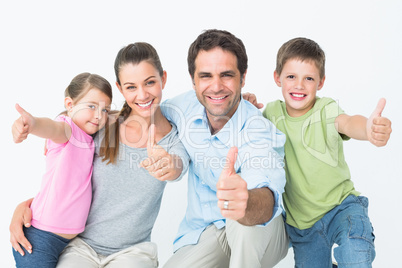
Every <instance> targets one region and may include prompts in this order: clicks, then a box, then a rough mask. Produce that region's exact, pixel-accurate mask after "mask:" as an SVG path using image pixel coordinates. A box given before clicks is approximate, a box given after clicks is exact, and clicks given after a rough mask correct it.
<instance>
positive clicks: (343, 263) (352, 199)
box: [286, 195, 375, 268]
mask: <svg viewBox="0 0 402 268" xmlns="http://www.w3.org/2000/svg"><path fill="white" fill-rule="evenodd" d="M367 207H368V199H367V198H366V197H363V196H354V195H350V196H348V197H347V198H346V199H345V200H344V201H343V202H342V203H341V204H340V205H339V206H337V207H335V208H334V209H332V210H331V211H329V212H328V213H327V214H325V216H324V217H323V218H322V219H320V220H319V221H318V222H316V223H315V224H314V225H313V227H311V228H309V229H305V230H300V229H297V228H296V227H293V226H290V225H288V224H286V231H287V232H288V235H289V238H290V241H291V243H292V246H293V251H294V258H295V263H296V265H295V267H308V268H313V267H318V268H323V267H328V268H329V267H332V255H331V253H332V246H333V244H334V243H336V244H337V245H338V247H336V248H335V249H334V257H335V259H336V261H337V263H338V267H371V263H372V262H373V260H374V258H375V249H374V234H373V227H372V225H371V223H370V219H369V217H368V213H367Z"/></svg>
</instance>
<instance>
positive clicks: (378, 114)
mask: <svg viewBox="0 0 402 268" xmlns="http://www.w3.org/2000/svg"><path fill="white" fill-rule="evenodd" d="M385 103H386V101H385V99H384V98H381V99H380V100H379V101H378V103H377V107H376V108H375V110H374V112H373V113H372V114H371V116H372V117H381V114H382V111H383V110H384V108H385Z"/></svg>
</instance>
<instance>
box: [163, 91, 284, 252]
mask: <svg viewBox="0 0 402 268" xmlns="http://www.w3.org/2000/svg"><path fill="white" fill-rule="evenodd" d="M162 112H163V114H164V115H165V116H166V118H167V119H168V120H170V121H172V122H173V123H175V124H176V126H177V129H178V132H179V137H180V140H181V142H182V143H183V144H184V146H185V148H186V150H187V152H188V154H189V155H190V159H191V161H190V167H189V173H188V200H187V202H188V206H187V211H186V214H185V217H184V219H183V221H182V222H181V224H180V227H179V231H178V234H177V237H176V239H175V241H174V251H176V250H177V249H179V248H180V247H183V246H185V245H189V244H197V242H198V239H199V237H200V236H201V233H202V232H203V231H204V229H205V228H206V227H207V226H208V225H210V224H212V223H213V224H215V226H216V227H217V228H218V229H220V228H222V227H224V226H225V222H226V221H225V218H223V216H222V215H221V213H220V209H219V208H218V205H217V202H218V198H217V197H216V190H217V189H216V184H217V182H218V179H219V176H220V174H221V172H222V169H223V167H224V166H225V163H226V156H227V153H228V151H229V149H230V148H231V147H232V146H237V147H238V156H237V161H236V164H235V170H236V172H237V173H238V174H239V173H240V176H241V177H242V178H243V179H244V180H245V181H246V182H247V188H248V189H254V188H261V187H268V188H269V189H271V191H272V192H273V194H274V198H275V205H274V211H273V217H272V219H273V218H274V217H276V216H278V215H281V213H282V212H283V206H282V193H283V191H284V187H285V181H286V179H285V171H284V169H283V165H284V162H283V158H284V144H285V140H286V138H285V135H284V134H283V133H281V132H280V131H279V130H277V129H276V127H275V126H274V125H273V124H272V123H271V122H270V121H269V120H267V119H265V118H264V117H263V116H262V114H261V112H260V111H259V110H258V109H257V108H255V107H254V106H253V105H252V104H250V103H249V102H247V101H245V100H243V99H241V101H240V104H239V106H238V108H237V111H236V112H235V113H234V114H233V116H232V118H231V119H230V120H229V121H228V122H227V123H226V125H225V126H224V127H223V128H222V129H221V130H220V131H219V132H218V133H216V134H214V135H212V134H211V131H210V127H209V124H208V119H207V115H206V111H205V108H204V106H203V105H202V104H201V103H200V102H199V101H198V99H197V97H196V94H195V91H193V90H192V91H189V92H186V93H184V94H181V95H179V96H177V97H175V98H173V99H170V100H167V101H165V102H164V103H163V104H162ZM272 219H271V220H272ZM268 223H269V222H267V223H265V225H266V224H268Z"/></svg>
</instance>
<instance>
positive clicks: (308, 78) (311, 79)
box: [306, 77, 314, 81]
mask: <svg viewBox="0 0 402 268" xmlns="http://www.w3.org/2000/svg"><path fill="white" fill-rule="evenodd" d="M306 79H307V80H308V81H314V78H312V77H307V78H306Z"/></svg>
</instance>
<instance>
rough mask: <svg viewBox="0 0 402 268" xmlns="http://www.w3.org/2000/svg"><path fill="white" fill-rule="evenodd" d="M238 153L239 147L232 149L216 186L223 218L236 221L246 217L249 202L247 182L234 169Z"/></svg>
mask: <svg viewBox="0 0 402 268" xmlns="http://www.w3.org/2000/svg"><path fill="white" fill-rule="evenodd" d="M237 153H238V149H237V147H232V148H230V150H229V152H228V154H227V158H226V165H225V167H224V168H223V170H222V173H221V175H220V176H219V180H218V183H217V184H216V188H217V191H216V196H217V197H218V207H219V208H220V210H221V214H222V216H223V217H225V218H227V219H232V220H236V221H237V220H239V219H241V218H243V217H244V216H245V215H246V208H247V202H248V189H247V182H246V181H245V180H243V179H242V177H240V176H239V175H238V174H237V173H236V171H235V169H234V165H235V163H236V159H237Z"/></svg>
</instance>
